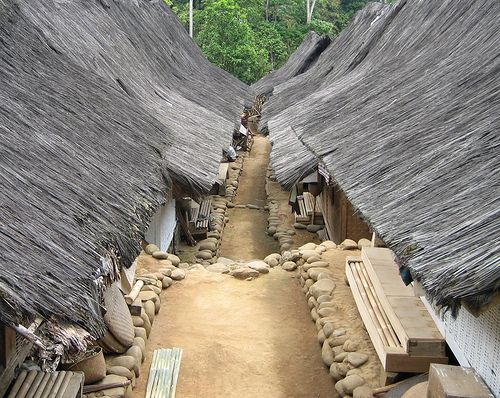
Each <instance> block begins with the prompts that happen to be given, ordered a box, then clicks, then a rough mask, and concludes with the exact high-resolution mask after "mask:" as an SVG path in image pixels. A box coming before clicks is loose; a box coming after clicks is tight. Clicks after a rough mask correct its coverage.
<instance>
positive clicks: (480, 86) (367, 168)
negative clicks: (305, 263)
mask: <svg viewBox="0 0 500 398" xmlns="http://www.w3.org/2000/svg"><path fill="white" fill-rule="evenodd" d="M394 10H397V12H395V11H394ZM391 13H392V15H393V17H392V18H391V20H390V21H389V22H388V23H385V27H384V29H383V32H382V34H380V35H378V37H377V39H376V40H374V41H373V42H372V43H371V45H370V49H369V51H368V52H367V53H366V54H365V55H364V56H363V57H362V58H363V59H362V60H361V62H359V63H358V65H357V66H356V67H355V68H354V69H352V70H350V71H347V73H344V74H343V75H339V77H338V78H337V79H335V80H333V81H331V82H329V84H327V85H322V86H321V87H320V88H319V89H318V90H316V91H314V92H313V93H311V94H310V95H309V96H307V98H306V99H304V100H303V101H300V102H298V103H297V104H296V105H294V106H291V107H289V108H288V109H287V110H286V111H284V112H282V113H280V114H279V115H278V116H276V117H275V118H274V119H272V120H271V121H270V122H269V130H270V135H271V136H273V135H274V136H280V135H285V133H286V131H285V130H288V128H289V127H285V126H290V127H291V128H292V129H293V130H294V131H295V133H296V136H297V138H298V139H299V140H301V141H302V143H303V144H304V145H305V146H306V147H307V148H309V149H310V150H311V151H313V152H314V154H315V156H316V158H318V159H320V160H321V161H322V162H324V163H325V165H326V166H327V168H328V169H329V171H330V172H331V173H332V175H333V177H334V178H335V179H336V181H337V182H338V183H339V184H340V186H341V187H342V188H343V189H344V191H345V192H346V193H347V195H348V197H349V198H350V200H351V202H352V203H353V205H354V206H355V207H356V208H357V209H359V210H360V211H361V212H362V214H363V215H364V217H365V218H366V220H367V221H368V222H369V223H370V224H371V226H372V227H373V228H374V229H375V230H376V231H377V232H378V233H379V234H380V235H381V236H382V238H383V239H384V241H385V242H387V243H388V244H389V245H390V247H391V248H392V249H393V250H394V251H395V252H396V254H397V255H398V256H399V258H400V260H401V261H402V263H403V264H406V265H408V266H409V267H410V269H411V270H412V272H413V274H414V276H415V277H416V278H417V279H418V280H420V281H421V282H422V284H423V286H424V288H425V289H426V291H427V292H428V293H429V294H430V295H431V296H432V297H433V298H434V299H435V300H436V302H437V303H438V304H440V305H444V306H448V307H451V308H452V309H456V308H458V306H459V305H460V303H461V302H464V303H466V304H468V305H470V306H471V307H474V308H478V307H480V306H481V305H484V304H487V303H489V302H490V301H491V300H493V299H494V298H495V296H496V295H497V294H498V292H499V289H500V268H499V266H498V258H499V247H500V234H499V232H498V231H500V207H499V206H498V203H499V192H500V191H499V188H500V181H499V178H498V172H497V171H498V170H499V169H500V156H499V155H500V154H499V148H500V135H499V134H498V131H499V130H500V57H499V52H500V39H499V38H500V26H499V24H498V18H499V17H500V3H499V2H498V1H496V0H478V1H475V2H469V1H466V0H463V1H456V0H453V1H442V0H432V1H425V2H422V1H418V0H413V1H412V0H408V1H407V2H406V1H400V2H399V3H397V4H396V5H395V6H393V9H392V11H391ZM389 15H390V14H389ZM332 61H333V60H332ZM316 65H318V64H316ZM311 72H312V70H311ZM273 98H274V97H273ZM297 138H295V137H294V138H293V140H295V139H297ZM291 141H292V140H290V142H291ZM275 162H276V160H275ZM299 166H300V165H297V167H299ZM276 171H277V175H278V177H279V178H281V179H282V180H284V181H286V179H287V176H285V175H280V171H279V170H276Z"/></svg>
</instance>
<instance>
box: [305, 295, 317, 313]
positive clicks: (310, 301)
mask: <svg viewBox="0 0 500 398" xmlns="http://www.w3.org/2000/svg"><path fill="white" fill-rule="evenodd" d="M307 305H308V306H309V309H311V310H312V309H313V308H315V307H316V306H317V305H318V302H317V301H316V299H315V298H314V297H309V299H308V300H307Z"/></svg>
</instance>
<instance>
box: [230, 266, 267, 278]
mask: <svg viewBox="0 0 500 398" xmlns="http://www.w3.org/2000/svg"><path fill="white" fill-rule="evenodd" d="M229 275H231V276H233V277H235V278H236V279H247V278H256V277H258V276H259V275H260V273H259V271H257V270H255V269H252V268H249V267H241V268H237V269H234V270H232V271H231V272H230V273H229Z"/></svg>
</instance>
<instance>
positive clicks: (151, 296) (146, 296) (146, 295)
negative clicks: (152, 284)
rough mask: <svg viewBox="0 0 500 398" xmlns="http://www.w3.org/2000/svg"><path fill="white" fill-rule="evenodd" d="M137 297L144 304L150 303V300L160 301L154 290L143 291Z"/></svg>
mask: <svg viewBox="0 0 500 398" xmlns="http://www.w3.org/2000/svg"><path fill="white" fill-rule="evenodd" d="M137 297H138V298H139V299H140V300H141V301H142V302H144V301H148V300H153V301H156V300H158V295H157V294H156V293H155V292H153V291H152V290H141V291H140V292H139V295H138V296H137Z"/></svg>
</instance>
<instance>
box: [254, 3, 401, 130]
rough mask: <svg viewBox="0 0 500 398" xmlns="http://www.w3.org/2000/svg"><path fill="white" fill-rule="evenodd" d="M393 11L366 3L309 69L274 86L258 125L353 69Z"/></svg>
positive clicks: (264, 124) (379, 5)
mask: <svg viewBox="0 0 500 398" xmlns="http://www.w3.org/2000/svg"><path fill="white" fill-rule="evenodd" d="M394 14H395V12H394V10H393V9H391V7H390V6H388V5H384V4H382V3H368V5H367V6H366V7H365V8H363V9H362V10H361V11H359V12H358V13H357V14H356V16H355V17H354V18H353V20H352V21H351V23H350V24H349V25H348V26H347V27H346V28H345V29H344V30H343V31H342V32H341V33H340V35H339V36H337V37H336V38H335V39H334V40H333V41H332V43H331V44H330V45H329V46H328V47H327V48H326V49H325V51H323V52H322V53H321V54H320V56H319V58H318V60H317V61H316V62H315V63H314V65H312V66H311V68H309V69H308V70H307V71H306V72H304V73H302V74H300V75H297V76H295V77H293V78H290V79H288V80H284V81H280V82H279V84H276V85H275V86H274V92H273V96H272V97H271V98H270V99H269V101H268V102H266V104H265V105H264V112H263V114H262V118H261V121H260V126H261V127H262V128H265V127H267V123H268V121H269V119H271V118H272V117H273V116H275V115H278V114H279V113H280V112H282V111H283V110H285V109H287V108H288V107H290V106H292V105H294V104H295V103H297V102H299V101H301V100H303V99H304V97H305V95H306V93H312V92H314V91H315V90H318V89H319V88H320V87H322V86H324V87H328V85H329V84H330V83H331V82H332V81H334V80H335V79H337V78H338V77H340V76H342V75H344V74H345V73H348V72H349V71H351V70H353V69H354V68H355V67H356V66H357V65H358V64H359V62H360V60H361V59H362V58H363V54H366V53H367V51H368V49H369V48H370V47H371V46H372V45H373V42H374V39H375V38H376V37H379V36H380V34H381V32H383V31H384V29H385V27H386V25H387V22H386V21H387V20H391V19H392V17H393V15H394ZM303 51H304V52H305V51H306V50H305V49H303Z"/></svg>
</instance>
